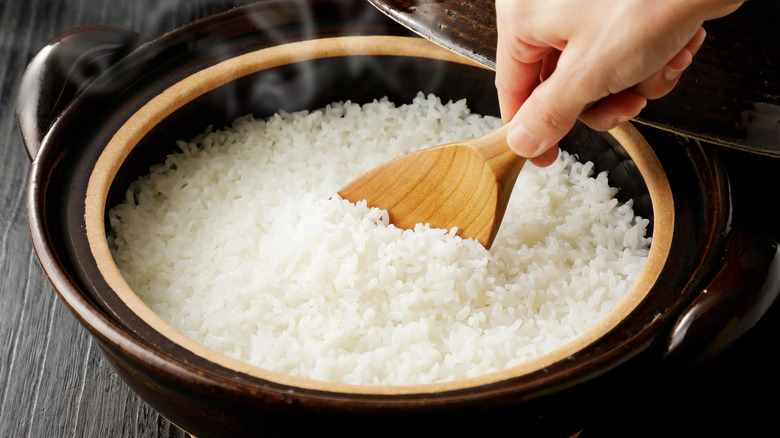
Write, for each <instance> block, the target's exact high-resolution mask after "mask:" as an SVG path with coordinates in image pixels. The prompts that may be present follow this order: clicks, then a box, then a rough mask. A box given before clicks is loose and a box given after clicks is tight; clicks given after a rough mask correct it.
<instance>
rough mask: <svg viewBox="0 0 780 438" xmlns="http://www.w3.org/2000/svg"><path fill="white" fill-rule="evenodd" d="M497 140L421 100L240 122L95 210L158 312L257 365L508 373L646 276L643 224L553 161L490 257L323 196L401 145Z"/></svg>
mask: <svg viewBox="0 0 780 438" xmlns="http://www.w3.org/2000/svg"><path fill="white" fill-rule="evenodd" d="M499 125H500V120H498V119H496V118H493V117H483V116H480V115H477V114H472V113H470V111H469V110H468V108H467V106H466V103H465V102H464V101H459V102H455V103H448V104H446V105H444V104H442V103H441V101H440V100H439V98H437V97H435V96H432V95H430V96H424V95H422V94H419V95H418V96H417V98H415V99H414V101H413V102H412V103H411V104H405V105H400V106H396V105H394V104H393V103H391V102H388V101H387V100H386V99H383V100H380V101H375V102H372V103H369V104H365V105H363V106H360V105H357V104H354V103H350V102H346V103H333V104H331V105H329V106H327V107H326V108H325V109H324V110H322V111H312V112H300V113H294V114H286V113H283V114H277V115H275V116H273V117H271V118H269V119H268V120H256V119H254V118H253V117H251V116H247V117H242V118H239V119H237V120H235V121H234V123H233V125H232V127H230V128H226V129H223V130H217V131H212V130H211V129H209V130H208V131H207V132H206V133H204V134H203V135H200V136H198V137H197V138H196V139H194V140H193V141H191V142H184V141H182V142H179V144H178V146H179V148H180V149H181V152H180V153H177V154H173V155H171V156H169V157H168V158H167V160H166V162H165V163H164V164H161V165H158V166H155V167H153V168H152V169H151V173H150V175H148V176H144V177H142V178H140V179H139V180H138V181H137V182H135V183H134V184H133V185H132V186H131V188H130V190H129V191H128V194H127V197H126V200H125V203H123V204H121V205H118V206H116V207H115V208H114V209H112V210H111V211H110V213H109V216H110V225H111V228H112V230H113V234H115V236H110V237H109V243H110V246H111V248H112V251H113V254H114V257H115V260H116V262H117V264H118V266H119V268H120V270H121V272H122V273H123V275H124V276H125V278H126V279H127V281H128V283H129V284H130V286H131V287H132V288H133V289H134V290H135V291H136V292H137V293H138V295H139V296H140V297H141V299H142V300H144V302H146V303H147V304H148V305H149V306H150V307H151V308H152V309H153V310H154V311H155V312H156V313H157V314H159V316H160V317H162V318H163V319H164V320H165V321H167V322H168V323H170V324H171V325H172V326H173V327H175V328H176V329H178V330H179V331H181V332H182V333H184V334H185V335H187V336H189V337H191V338H192V339H194V340H196V341H198V342H200V343H202V344H204V345H206V346H208V347H210V348H212V349H214V350H216V351H219V352H222V353H224V354H226V355H228V356H231V357H233V358H236V359H239V360H242V361H246V362H248V363H250V364H253V365H256V366H258V367H262V368H265V369H268V370H272V371H276V372H280V373H287V374H290V375H294V376H301V377H307V378H311V379H316V380H322V381H333V382H345V383H353V384H417V383H429V382H440V381H447V380H453V379H459V378H464V377H471V376H478V375H482V374H485V373H490V372H494V371H497V370H501V369H505V368H507V367H512V366H514V365H517V364H520V363H522V362H524V361H527V360H529V359H532V358H535V357H537V356H539V355H541V354H544V353H547V352H550V351H551V350H553V349H555V348H557V347H560V346H561V345H563V344H564V343H566V342H569V341H571V340H572V339H574V338H575V337H576V336H578V335H579V334H581V333H583V332H584V331H586V330H587V329H588V328H590V327H592V326H593V324H594V323H596V322H597V321H598V320H599V319H600V318H602V317H603V316H604V315H605V314H606V313H607V312H608V311H609V310H610V309H612V308H613V307H614V306H615V305H616V303H617V302H618V301H619V300H620V299H621V297H623V295H624V294H625V293H626V291H627V290H628V288H629V287H630V286H631V284H632V283H633V282H634V280H635V279H636V277H637V275H638V273H639V271H640V269H641V268H642V265H643V264H644V262H645V259H646V256H647V252H648V248H649V245H650V239H649V238H647V237H645V233H646V226H647V224H648V220H646V219H642V218H639V217H636V216H635V215H634V213H633V211H632V208H631V203H630V202H629V203H626V204H620V203H619V202H618V201H617V200H616V199H615V198H614V195H615V193H616V192H617V190H616V189H614V188H611V187H610V186H609V185H608V181H607V175H606V174H605V173H601V174H598V175H595V176H594V175H592V174H593V170H592V167H593V166H592V163H585V164H582V163H579V162H577V161H576V160H575V159H574V157H572V156H570V155H568V154H566V153H562V154H561V156H560V157H559V158H558V161H557V162H556V163H555V164H553V165H552V166H550V167H547V168H536V167H535V166H533V165H531V164H530V163H529V164H526V166H525V168H524V169H523V171H522V172H521V175H520V177H519V179H518V181H517V185H516V187H515V190H514V193H513V196H512V199H511V201H510V205H509V207H508V209H507V213H506V216H505V220H504V223H503V225H502V228H501V230H500V232H499V234H498V236H497V238H496V240H495V243H494V244H493V247H492V250H491V251H490V252H488V251H486V250H485V249H484V248H483V247H482V246H480V245H479V244H478V243H477V242H475V241H472V240H463V239H461V238H459V237H457V236H455V235H454V233H453V232H448V231H446V230H438V229H430V228H428V227H426V226H422V225H418V226H417V227H416V228H415V230H414V232H412V231H405V230H401V229H398V228H395V227H394V226H393V225H391V224H388V221H387V214H386V212H383V211H380V210H377V209H371V208H367V207H366V205H365V203H361V204H359V205H353V204H351V203H349V202H347V201H345V200H342V199H340V198H338V196H337V195H335V193H336V191H337V190H338V189H339V188H340V187H341V186H342V185H344V184H345V183H346V182H348V181H349V180H351V179H352V178H354V177H356V176H358V175H360V174H361V173H363V172H364V171H366V170H368V169H369V168H371V167H373V166H375V165H377V164H380V163H382V162H384V161H387V160H389V159H391V158H393V157H396V156H398V155H401V154H403V153H406V152H409V150H410V149H409V147H410V146H412V145H415V146H416V147H415V149H419V148H421V147H425V146H431V145H435V144H441V143H447V142H451V141H455V140H460V139H464V138H469V137H474V136H477V135H480V134H483V133H486V132H488V131H490V130H492V129H495V128H496V127H498V126H499Z"/></svg>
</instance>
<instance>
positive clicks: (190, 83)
mask: <svg viewBox="0 0 780 438" xmlns="http://www.w3.org/2000/svg"><path fill="white" fill-rule="evenodd" d="M357 54H360V55H364V54H370V55H402V56H418V57H426V58H432V59H440V60H446V61H452V62H458V63H462V64H466V65H471V66H475V67H479V68H486V67H484V66H482V65H480V64H476V63H474V62H473V61H470V60H468V59H466V58H464V57H462V56H460V55H456V54H453V53H452V52H449V51H447V50H445V49H443V48H441V47H439V46H437V45H435V44H433V43H431V42H429V41H427V40H424V39H420V38H412V37H397V36H378V35H374V36H348V37H333V38H322V39H314V40H308V41H300V42H294V43H286V44H282V45H279V46H274V47H269V48H262V49H259V50H256V51H253V52H249V53H246V54H242V55H238V56H235V57H232V58H229V59H227V60H225V61H222V62H220V63H218V64H216V65H214V66H211V67H208V68H205V69H203V70H199V71H197V72H196V73H194V74H192V75H190V76H188V77H186V78H184V79H182V80H180V81H179V82H177V83H175V84H173V85H172V86H171V87H168V88H167V89H166V90H165V91H163V92H162V93H161V94H159V95H158V96H156V97H154V98H153V99H151V100H149V101H148V102H147V103H146V104H145V105H144V106H143V107H142V108H141V109H139V110H138V111H136V112H135V113H134V114H133V115H132V116H131V117H130V119H128V120H127V121H126V122H125V123H124V124H123V125H122V127H121V128H120V129H119V130H118V131H116V133H115V135H114V137H113V138H112V139H111V141H110V142H109V143H108V145H107V146H106V148H105V149H104V151H103V152H102V153H101V155H100V157H99V159H98V162H97V164H96V166H95V168H94V169H93V170H92V172H91V174H90V179H89V185H88V188H87V197H86V217H85V219H86V233H87V238H88V241H89V245H90V248H91V250H92V256H93V257H94V260H95V261H96V262H97V265H98V269H99V270H100V272H101V274H102V275H103V276H104V278H105V280H106V282H107V283H108V285H109V286H110V287H111V288H112V289H113V291H114V292H115V293H116V294H117V295H118V297H119V298H120V300H121V301H123V302H124V304H125V305H127V307H128V308H129V309H130V310H131V311H132V312H133V313H135V314H136V315H138V316H139V317H140V318H141V319H142V320H144V322H146V323H147V324H148V325H149V326H150V327H152V329H154V330H156V331H157V332H159V333H160V334H162V335H163V336H165V337H166V338H169V339H171V340H172V341H174V342H175V343H176V344H178V345H180V346H182V347H184V348H185V349H187V350H189V351H190V352H192V353H193V354H195V355H197V356H200V357H203V358H205V359H206V360H209V361H211V362H213V363H216V364H217V365H218V366H222V367H225V368H227V369H230V370H233V371H238V372H239V373H242V374H245V375H248V376H251V377H254V378H257V379H260V380H261V381H269V382H273V383H275V384H281V385H284V386H290V387H296V388H301V389H310V390H314V391H325V392H334V393H342V394H368V395H407V394H430V393H434V392H447V391H455V390H461V389H468V388H473V387H476V386H483V385H489V384H493V383H496V382H499V381H504V380H508V379H512V378H516V377H519V376H522V375H526V374H529V373H531V372H534V371H538V370H540V369H542V368H544V367H546V366H548V365H550V364H552V363H556V362H559V361H562V360H564V359H565V358H566V357H569V356H570V355H572V354H573V353H575V352H577V351H579V350H581V349H582V348H584V347H585V346H587V345H589V344H591V343H592V342H594V341H596V340H597V339H598V338H600V337H601V336H603V335H604V334H605V333H607V332H609V331H610V330H611V329H612V328H614V327H615V326H616V325H617V324H618V323H619V322H620V321H622V320H623V318H624V317H625V316H627V315H628V313H630V312H631V310H632V309H634V308H635V307H636V306H637V305H638V304H639V303H640V302H641V301H642V300H643V299H644V298H645V296H646V295H647V293H648V292H649V291H650V290H651V288H652V285H653V284H654V282H655V279H656V278H657V277H658V275H659V274H660V272H661V270H662V269H663V266H664V264H665V260H666V258H667V255H668V252H669V250H670V247H671V241H672V237H673V230H674V220H675V219H674V211H675V209H674V203H673V197H672V193H671V188H670V185H669V182H668V180H667V178H666V173H665V171H664V169H663V167H662V165H661V163H660V161H659V160H658V158H657V157H656V156H655V153H654V152H653V150H652V148H650V146H649V145H648V144H647V142H646V141H645V140H644V139H643V138H642V136H641V135H640V134H639V133H638V132H637V131H636V130H635V129H634V128H633V127H632V126H631V125H630V124H628V123H625V124H623V125H621V126H619V127H617V128H615V129H613V130H612V131H610V134H611V135H612V136H613V137H614V138H615V139H616V140H618V142H619V143H621V145H623V147H624V148H626V150H627V152H628V153H629V155H630V156H631V157H632V159H633V160H634V161H635V163H636V164H637V166H638V167H639V168H640V171H641V172H642V175H643V176H644V177H645V181H646V184H647V186H648V191H649V192H650V196H651V201H652V206H653V212H654V222H655V225H654V227H653V228H654V232H653V243H652V245H651V249H650V254H649V255H648V260H647V262H646V264H645V267H644V268H643V270H642V273H641V275H640V278H639V279H638V280H637V282H636V283H635V284H634V286H633V287H632V288H631V290H630V291H629V292H628V293H627V294H626V296H625V297H624V298H623V299H621V301H620V302H619V304H618V305H617V306H616V307H615V308H614V309H613V310H612V311H610V313H609V314H608V315H607V316H606V317H605V318H603V319H602V320H601V321H600V322H599V323H597V324H596V325H595V326H594V327H592V328H590V329H588V330H587V331H586V332H585V333H583V334H581V335H580V336H578V337H576V338H575V339H574V340H572V341H570V342H568V343H567V344H565V345H563V346H562V347H559V348H557V349H555V350H554V351H552V352H551V353H547V354H545V355H543V356H541V357H538V358H536V359H533V360H531V361H527V362H525V363H523V364H520V365H518V366H515V367H512V368H509V369H505V370H501V371H497V372H494V373H490V374H486V375H483V376H478V377H472V378H467V379H458V380H455V381H452V382H439V383H429V384H420V385H355V384H345V383H334V382H325V381H319V380H313V379H308V378H301V377H292V376H289V375H286V374H282V373H278V372H272V371H268V370H265V369H262V368H259V367H256V366H253V365H249V364H247V363H245V362H242V361H239V360H236V359H232V358H229V357H227V356H225V355H223V354H221V353H217V352H215V351H213V350H211V349H209V348H207V347H205V346H203V345H202V344H200V343H197V342H195V341H194V340H192V339H190V338H188V337H186V336H184V335H182V334H181V333H180V332H178V331H177V330H176V329H174V328H173V327H171V326H170V325H169V324H168V323H166V322H165V321H163V320H162V319H161V318H159V317H158V316H157V315H156V314H155V313H154V312H153V311H152V310H151V309H150V308H149V307H148V306H147V305H146V304H144V303H143V302H142V301H141V300H140V298H139V297H138V296H137V295H136V294H135V293H134V292H133V291H132V290H131V289H130V287H129V286H128V285H127V283H126V282H125V280H124V278H123V277H122V275H121V274H120V273H119V270H118V268H117V266H116V264H115V263H114V261H113V258H112V256H111V254H110V251H109V249H108V243H107V240H106V235H105V229H106V228H105V223H104V217H105V208H106V198H107V195H108V191H109V188H110V186H111V183H112V181H113V179H114V177H115V176H116V174H117V172H118V170H119V168H120V166H121V165H122V163H123V161H124V159H125V158H126V157H127V155H128V154H129V153H130V151H131V150H132V149H133V147H134V146H135V145H136V144H137V143H138V141H140V139H141V138H142V137H143V136H144V135H145V134H146V133H147V132H149V130H151V129H152V127H153V126H155V125H156V124H157V123H158V122H160V121H161V120H163V119H164V118H165V117H167V116H168V115H170V114H171V113H173V112H174V111H176V109H178V108H180V107H181V106H183V105H185V104H186V103H187V102H189V101H191V100H193V99H195V98H197V97H198V96H200V95H202V94H204V93H206V92H208V91H210V90H213V89H215V88H217V87H219V86H220V85H223V84H225V83H227V82H229V81H232V80H235V79H237V78H239V77H242V76H245V75H248V74H252V73H255V72H257V71H260V70H263V69H267V68H271V67H275V66H279V65H286V64H289V63H293V62H297V61H302V60H307V59H313V58H323V57H340V56H351V55H357ZM58 290H59V288H58ZM76 295H78V294H76ZM66 301H67V300H66ZM74 310H75V309H74ZM83 310H94V309H86V308H85V309H82V311H83ZM79 315H82V313H79ZM101 322H102V321H101ZM100 328H101V329H103V330H104V329H107V328H108V327H107V326H105V325H103V326H102V327H100ZM122 334H123V333H122V331H121V330H119V331H118V333H117V335H118V336H119V337H120V338H121V337H122V336H121V335H122ZM125 341H126V340H125ZM155 353H156V354H163V356H164V357H167V358H169V359H170V360H173V361H178V359H176V358H174V357H172V356H170V355H167V354H166V353H164V352H155Z"/></svg>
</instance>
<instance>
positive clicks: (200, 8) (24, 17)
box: [0, 0, 780, 438]
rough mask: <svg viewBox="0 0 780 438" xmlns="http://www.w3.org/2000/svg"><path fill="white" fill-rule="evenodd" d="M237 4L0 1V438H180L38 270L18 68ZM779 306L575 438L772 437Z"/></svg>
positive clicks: (769, 165) (750, 183)
mask: <svg viewBox="0 0 780 438" xmlns="http://www.w3.org/2000/svg"><path fill="white" fill-rule="evenodd" d="M241 3H244V2H230V1H223V0H171V1H168V0H157V1H152V0H72V1H70V0H69V1H65V0H58V1H57V0H25V1H16V0H0V349H1V350H0V437H2V438H5V437H24V436H30V437H60V436H64V437H67V436H78V437H163V436H165V437H180V436H185V434H184V432H182V431H180V430H179V429H177V428H176V427H175V426H172V425H171V424H170V423H168V422H167V421H166V420H165V419H163V418H161V417H160V416H159V415H158V414H157V413H156V412H155V411H153V410H152V409H151V408H149V407H148V406H147V405H146V403H145V402H143V401H142V400H140V399H139V398H138V397H137V396H136V395H135V394H134V393H133V392H132V391H130V389H129V388H128V387H127V386H126V385H125V384H124V383H123V382H122V381H121V379H120V378H119V377H118V376H117V375H116V374H115V373H114V371H113V370H112V369H111V367H110V366H109V365H108V364H107V363H106V361H105V360H104V359H103V357H102V354H101V352H100V351H99V349H98V348H97V347H96V346H95V343H94V342H93V341H92V340H91V339H90V337H89V336H88V334H87V332H86V331H85V330H84V329H83V328H82V327H81V326H80V325H79V323H78V321H77V320H76V318H75V317H74V316H73V315H72V314H71V313H70V312H69V310H68V309H67V307H66V306H65V305H64V304H63V303H62V302H61V300H59V299H58V298H57V295H56V292H55V291H54V290H53V288H52V287H51V285H50V284H49V282H48V280H47V278H46V276H45V274H44V272H43V270H42V269H41V267H40V265H39V263H38V260H37V258H36V256H35V254H34V251H33V249H32V244H31V242H30V238H29V233H28V229H27V213H26V206H25V202H26V190H27V176H28V172H29V169H30V165H29V161H28V158H27V156H26V152H25V150H24V147H23V145H22V141H21V138H20V136H19V132H18V129H17V127H16V119H15V113H14V106H15V101H16V96H17V88H18V83H19V80H20V77H21V75H22V72H23V70H24V68H25V66H26V65H27V62H28V61H29V60H30V58H31V57H32V56H33V55H34V54H35V52H36V51H37V50H38V49H39V48H40V47H42V46H43V45H44V44H45V43H46V41H47V40H49V39H50V38H51V37H53V36H55V35H57V34H59V33H61V32H63V31H66V30H68V29H71V28H74V27H76V26H80V25H88V24H110V25H115V26H120V27H124V28H127V29H130V30H134V31H137V32H139V33H140V34H142V35H143V36H145V37H147V38H154V37H156V36H158V35H160V34H162V33H164V32H165V31H167V30H170V29H172V28H174V27H176V26H178V25H181V24H184V23H187V22H189V21H192V20H194V19H197V18H199V17H203V16H206V15H209V14H212V13H215V12H219V11H222V10H225V9H228V8H230V7H233V6H235V5H237V4H241ZM727 154H728V155H729V157H728V161H729V165H730V166H731V168H732V170H733V174H734V179H735V191H736V192H737V193H741V194H744V196H742V197H740V198H739V199H741V201H740V205H738V206H737V207H738V208H740V209H744V210H749V209H752V208H753V202H754V201H756V200H757V199H760V200H766V201H768V202H770V203H772V204H775V203H777V195H776V193H777V188H778V183H779V182H780V181H779V180H778V179H777V178H778V177H777V175H778V173H777V171H778V170H780V162H778V161H777V160H774V159H766V158H759V157H756V156H754V155H749V154H745V153H743V152H738V151H732V150H729V151H728V152H727ZM759 170H760V171H759ZM756 188H759V189H760V190H756ZM757 192H758V193H759V196H760V197H756V196H752V194H754V193H757ZM766 196H771V198H769V199H766V198H765V197H766ZM757 211H758V213H761V212H762V210H761V209H757ZM756 218H757V219H758V220H757V221H756V226H761V227H766V228H768V229H774V228H776V227H777V225H775V222H776V220H775V219H772V218H771V217H770V216H766V215H763V216H762V215H760V214H757V215H756ZM775 235H776V236H777V234H775ZM777 307H778V306H777V305H775V306H774V307H773V308H772V309H771V310H770V312H769V313H768V314H767V315H766V316H765V317H764V318H763V319H762V320H761V321H760V322H759V323H758V325H757V326H756V327H755V328H754V329H753V330H751V331H750V332H749V333H748V334H747V335H746V336H745V337H744V338H743V339H741V340H740V341H739V342H738V343H737V344H736V345H734V346H733V347H732V348H731V349H730V350H729V351H727V352H726V353H725V354H723V355H721V356H720V357H718V358H716V359H714V360H711V361H708V362H705V363H702V364H699V365H696V366H693V367H691V368H690V369H688V368H686V369H683V370H679V372H677V373H676V374H675V376H674V378H671V379H670V380H669V382H667V384H664V385H662V386H659V387H658V389H657V391H656V392H655V393H654V394H651V395H649V396H648V398H647V399H645V400H644V401H643V402H640V403H639V404H636V405H632V406H630V407H628V406H627V407H626V409H625V410H624V411H623V412H617V413H616V416H615V421H614V422H610V424H597V425H593V427H592V428H591V429H586V430H585V432H584V433H583V434H582V435H581V436H582V437H586V436H594V437H596V436H606V435H607V434H609V433H612V432H615V431H617V432H621V435H622V436H648V437H650V436H668V437H674V436H708V437H720V436H723V437H726V436H728V437H732V436H745V437H770V436H780V401H778V397H777V396H776V394H777V393H778V391H780V377H778V374H779V373H778V372H777V365H778V364H777V361H776V359H775V349H776V348H777V347H776V345H777V341H776V334H777V333H778V329H780V314H778V312H780V310H778V309H777ZM641 378H642V377H641V376H637V379H641ZM488 435H489V434H488Z"/></svg>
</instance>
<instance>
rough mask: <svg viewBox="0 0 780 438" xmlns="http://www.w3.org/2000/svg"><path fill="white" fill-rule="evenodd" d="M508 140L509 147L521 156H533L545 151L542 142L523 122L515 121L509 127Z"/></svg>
mask: <svg viewBox="0 0 780 438" xmlns="http://www.w3.org/2000/svg"><path fill="white" fill-rule="evenodd" d="M506 142H507V144H508V145H509V148H510V149H512V151H514V153H516V154H517V155H520V156H521V157H526V158H532V157H535V156H537V155H539V154H541V153H542V152H544V147H543V146H544V145H543V144H542V142H540V141H539V139H538V138H536V137H535V136H534V135H533V134H531V131H529V130H528V128H526V127H525V125H523V124H522V123H515V124H513V125H511V126H510V127H509V132H508V133H507V135H506Z"/></svg>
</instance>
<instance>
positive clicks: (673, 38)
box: [496, 0, 742, 166]
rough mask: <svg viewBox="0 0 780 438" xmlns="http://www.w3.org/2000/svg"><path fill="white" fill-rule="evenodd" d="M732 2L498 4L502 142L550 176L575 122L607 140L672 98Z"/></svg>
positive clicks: (525, 0)
mask: <svg viewBox="0 0 780 438" xmlns="http://www.w3.org/2000/svg"><path fill="white" fill-rule="evenodd" d="M741 3H742V2H736V1H734V0H653V1H647V0H618V1H615V0H497V1H496V17H497V25H498V46H497V50H496V88H497V91H498V97H499V104H500V106H501V115H502V118H503V119H504V122H505V123H509V134H508V135H507V142H508V143H509V146H510V148H512V150H514V151H515V152H516V153H517V154H518V155H521V156H524V157H527V158H529V160H530V161H531V162H533V163H534V164H536V165H538V166H547V165H549V164H551V163H552V162H553V161H555V159H556V157H557V155H558V147H557V144H558V141H559V140H560V139H561V138H563V136H564V135H566V133H567V132H568V131H569V130H570V129H571V128H572V127H573V126H574V123H575V121H576V120H577V119H579V120H581V121H582V122H584V123H585V124H587V125H588V126H590V127H591V128H593V129H595V130H599V131H606V130H609V129H611V128H613V127H615V126H617V125H618V124H619V123H621V122H624V121H626V120H628V119H630V118H632V117H635V116H636V115H638V114H639V112H640V111H641V110H642V108H644V107H645V105H646V104H647V100H648V99H658V98H660V97H663V96H665V95H666V94H667V93H669V92H670V91H671V90H672V89H673V88H674V86H675V85H677V82H678V80H679V78H680V75H681V74H682V72H683V71H684V70H685V68H687V67H688V66H689V65H690V64H691V62H692V60H693V56H694V55H695V54H696V52H697V51H698V50H699V48H700V47H701V45H702V43H703V42H704V39H705V36H706V33H705V31H704V29H703V28H702V24H703V23H704V22H705V21H707V20H711V19H714V18H718V17H722V16H724V15H727V14H729V13H731V12H733V11H734V10H736V9H737V8H738V7H739V5H740V4H741Z"/></svg>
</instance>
